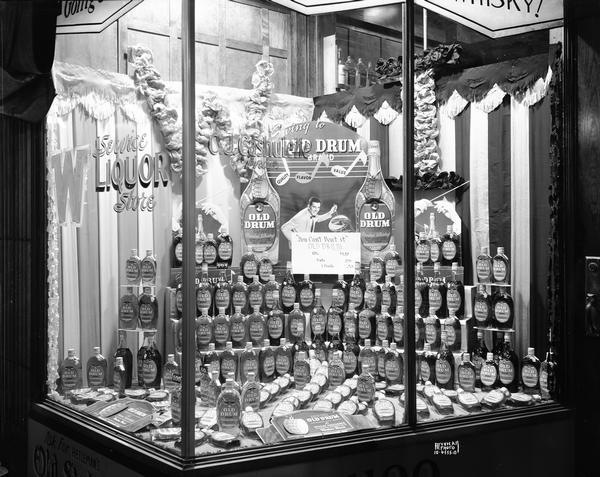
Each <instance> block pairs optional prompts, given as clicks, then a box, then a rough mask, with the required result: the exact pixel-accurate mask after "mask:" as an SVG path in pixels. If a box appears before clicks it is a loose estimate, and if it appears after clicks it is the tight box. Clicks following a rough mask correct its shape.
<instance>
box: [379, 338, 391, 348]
mask: <svg viewBox="0 0 600 477" xmlns="http://www.w3.org/2000/svg"><path fill="white" fill-rule="evenodd" d="M381 346H383V347H384V348H388V347H389V346H390V342H389V341H388V340H383V341H382V342H381Z"/></svg>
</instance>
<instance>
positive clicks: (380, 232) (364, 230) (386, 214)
mask: <svg viewBox="0 0 600 477" xmlns="http://www.w3.org/2000/svg"><path fill="white" fill-rule="evenodd" d="M358 230H359V232H360V241H361V242H362V244H363V246H364V247H365V248H366V249H367V250H370V251H372V252H378V251H380V250H383V249H384V248H385V247H387V246H388V244H389V243H390V238H391V237H392V213H391V212H390V209H389V208H388V206H387V205H386V204H384V203H383V202H378V203H373V204H371V203H365V204H363V205H362V207H361V208H360V211H359V213H358Z"/></svg>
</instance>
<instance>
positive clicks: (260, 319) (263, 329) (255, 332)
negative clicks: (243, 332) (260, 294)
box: [248, 307, 267, 346]
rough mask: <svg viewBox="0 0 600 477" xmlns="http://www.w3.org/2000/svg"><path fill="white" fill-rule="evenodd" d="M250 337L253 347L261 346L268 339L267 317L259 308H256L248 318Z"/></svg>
mask: <svg viewBox="0 0 600 477" xmlns="http://www.w3.org/2000/svg"><path fill="white" fill-rule="evenodd" d="M248 335H249V337H250V341H252V346H261V345H262V343H263V341H264V339H265V338H267V324H266V322H265V315H263V314H262V313H261V312H260V308H259V307H254V311H253V312H252V314H251V315H250V316H249V317H248Z"/></svg>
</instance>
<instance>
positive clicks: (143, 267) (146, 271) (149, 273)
mask: <svg viewBox="0 0 600 477" xmlns="http://www.w3.org/2000/svg"><path fill="white" fill-rule="evenodd" d="M125 279H126V280H127V284H128V285H130V286H134V285H139V284H140V283H141V284H142V285H154V284H155V283H156V257H155V256H154V254H153V252H152V250H146V256H145V257H144V258H143V259H142V258H140V257H138V254H137V249H135V248H134V249H131V255H130V256H129V257H128V258H127V260H126V261H125Z"/></svg>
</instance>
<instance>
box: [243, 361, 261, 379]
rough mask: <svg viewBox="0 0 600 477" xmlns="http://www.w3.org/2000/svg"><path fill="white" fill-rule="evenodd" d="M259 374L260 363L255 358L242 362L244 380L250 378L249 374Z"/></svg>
mask: <svg viewBox="0 0 600 477" xmlns="http://www.w3.org/2000/svg"><path fill="white" fill-rule="evenodd" d="M257 372H258V361H257V360H256V359H255V358H250V359H244V360H243V361H242V373H243V377H244V379H247V378H248V373H254V374H255V375H256V373H257Z"/></svg>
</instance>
